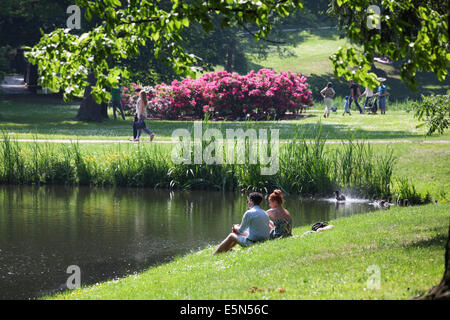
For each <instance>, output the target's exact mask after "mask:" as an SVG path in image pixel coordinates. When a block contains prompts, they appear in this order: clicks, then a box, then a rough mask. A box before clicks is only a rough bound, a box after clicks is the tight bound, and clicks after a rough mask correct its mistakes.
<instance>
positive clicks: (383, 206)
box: [370, 197, 391, 209]
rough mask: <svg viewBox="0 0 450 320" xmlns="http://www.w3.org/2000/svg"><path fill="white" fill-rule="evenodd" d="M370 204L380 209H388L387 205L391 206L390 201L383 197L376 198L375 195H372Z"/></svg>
mask: <svg viewBox="0 0 450 320" xmlns="http://www.w3.org/2000/svg"><path fill="white" fill-rule="evenodd" d="M370 204H372V205H373V206H374V207H375V208H380V209H389V206H391V203H390V202H389V199H388V200H385V199H381V200H377V198H376V197H373V200H372V203H370Z"/></svg>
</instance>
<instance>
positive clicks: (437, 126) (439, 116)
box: [415, 95, 450, 135]
mask: <svg viewBox="0 0 450 320" xmlns="http://www.w3.org/2000/svg"><path fill="white" fill-rule="evenodd" d="M415 106H416V108H417V112H416V117H417V118H418V119H419V120H422V119H424V121H425V123H424V124H426V125H427V126H428V127H429V128H428V132H427V135H432V134H433V133H434V132H436V131H437V132H438V133H439V134H443V133H444V131H445V130H446V129H448V125H449V121H450V95H437V96H435V95H432V96H428V97H426V96H422V102H416V103H415ZM424 124H422V125H424ZM419 126H421V125H419Z"/></svg>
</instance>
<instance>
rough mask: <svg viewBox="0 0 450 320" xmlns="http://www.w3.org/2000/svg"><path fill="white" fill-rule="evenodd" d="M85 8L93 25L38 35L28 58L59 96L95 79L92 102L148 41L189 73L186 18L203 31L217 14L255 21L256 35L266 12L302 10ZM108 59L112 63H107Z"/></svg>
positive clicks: (173, 5)
mask: <svg viewBox="0 0 450 320" xmlns="http://www.w3.org/2000/svg"><path fill="white" fill-rule="evenodd" d="M76 3H77V5H79V6H81V7H83V8H84V9H85V17H86V18H87V19H89V20H90V19H91V18H92V17H93V16H96V17H97V20H98V22H99V23H98V25H97V26H95V27H94V28H92V30H90V31H88V32H85V33H83V34H81V35H76V34H73V33H71V30H69V29H56V30H54V31H52V32H51V33H49V34H45V35H43V36H42V38H41V40H40V42H39V43H38V44H37V45H36V46H34V47H33V48H32V49H31V51H30V52H29V53H27V58H28V59H29V60H30V61H31V62H32V63H34V64H37V65H38V67H39V73H40V74H41V76H42V77H41V79H40V80H41V83H42V85H44V86H46V87H49V88H52V89H54V90H59V89H62V90H64V99H65V100H70V99H72V98H73V97H74V96H76V95H81V94H83V92H84V89H85V88H86V87H87V86H88V82H87V76H88V74H89V73H90V72H92V73H93V75H94V76H95V79H96V84H95V86H93V87H92V91H91V94H92V97H93V99H94V100H95V102H96V103H100V102H101V101H106V100H107V99H109V98H110V94H109V93H108V92H107V90H105V88H107V87H115V86H116V85H117V84H118V82H119V80H121V79H123V78H127V77H128V76H129V73H128V71H127V70H126V69H125V68H121V67H120V65H119V64H118V63H117V62H118V61H119V60H123V59H127V58H130V57H133V56H136V55H137V54H138V53H139V49H140V48H141V47H143V46H146V44H148V43H151V45H152V47H153V48H154V55H155V57H157V58H158V57H159V56H160V53H161V52H162V51H166V52H169V53H170V55H169V56H168V61H169V62H170V64H171V65H172V68H173V69H174V71H175V72H177V73H180V74H188V75H194V74H195V72H196V71H197V68H196V67H195V64H196V62H197V57H196V56H195V55H194V54H192V53H189V52H186V50H184V48H183V46H182V41H183V38H182V36H181V32H182V31H183V29H184V28H186V27H188V26H189V25H190V23H191V22H194V21H195V22H197V23H199V24H200V25H201V26H202V28H203V29H204V30H205V31H206V32H210V31H212V30H213V29H214V24H213V20H212V19H213V16H214V14H219V13H220V14H221V16H222V18H221V21H220V24H221V26H222V27H224V28H233V27H237V26H243V25H245V24H255V25H257V26H258V27H259V30H258V31H257V32H256V33H255V37H256V38H258V39H259V38H262V37H266V36H267V35H268V33H269V32H270V30H271V28H272V23H271V22H270V21H269V16H270V14H272V13H277V14H279V15H280V16H281V17H284V16H287V15H288V14H289V12H291V11H295V10H297V9H300V8H302V4H301V0H259V1H241V0H227V1H216V0H206V1H200V0H192V1H189V2H181V1H179V0H172V1H161V2H154V1H149V0H143V1H137V0H129V1H120V0H103V1H93V0H77V1H76ZM108 59H112V61H108Z"/></svg>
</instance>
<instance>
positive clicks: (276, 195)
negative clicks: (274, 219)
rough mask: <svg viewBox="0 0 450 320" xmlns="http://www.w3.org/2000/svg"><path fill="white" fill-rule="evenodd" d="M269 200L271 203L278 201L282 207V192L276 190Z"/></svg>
mask: <svg viewBox="0 0 450 320" xmlns="http://www.w3.org/2000/svg"><path fill="white" fill-rule="evenodd" d="M269 200H270V201H276V202H278V203H279V204H280V205H282V204H283V194H282V192H281V190H278V189H277V190H274V191H273V193H272V194H271V195H270V196H269Z"/></svg>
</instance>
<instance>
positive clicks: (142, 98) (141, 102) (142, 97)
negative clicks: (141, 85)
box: [135, 90, 155, 142]
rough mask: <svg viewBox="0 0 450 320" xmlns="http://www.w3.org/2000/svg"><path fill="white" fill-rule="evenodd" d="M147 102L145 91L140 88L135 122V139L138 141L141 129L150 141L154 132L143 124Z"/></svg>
mask: <svg viewBox="0 0 450 320" xmlns="http://www.w3.org/2000/svg"><path fill="white" fill-rule="evenodd" d="M147 104H148V101H147V93H146V92H145V91H144V90H141V91H140V93H139V99H138V101H137V103H136V113H137V122H136V124H135V126H136V129H137V136H136V139H135V141H139V138H140V137H141V133H142V130H143V131H145V132H146V133H147V134H148V135H149V136H150V142H152V141H153V138H154V137H155V134H154V133H153V132H151V131H150V130H149V129H148V128H147V126H146V125H145V118H147Z"/></svg>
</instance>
